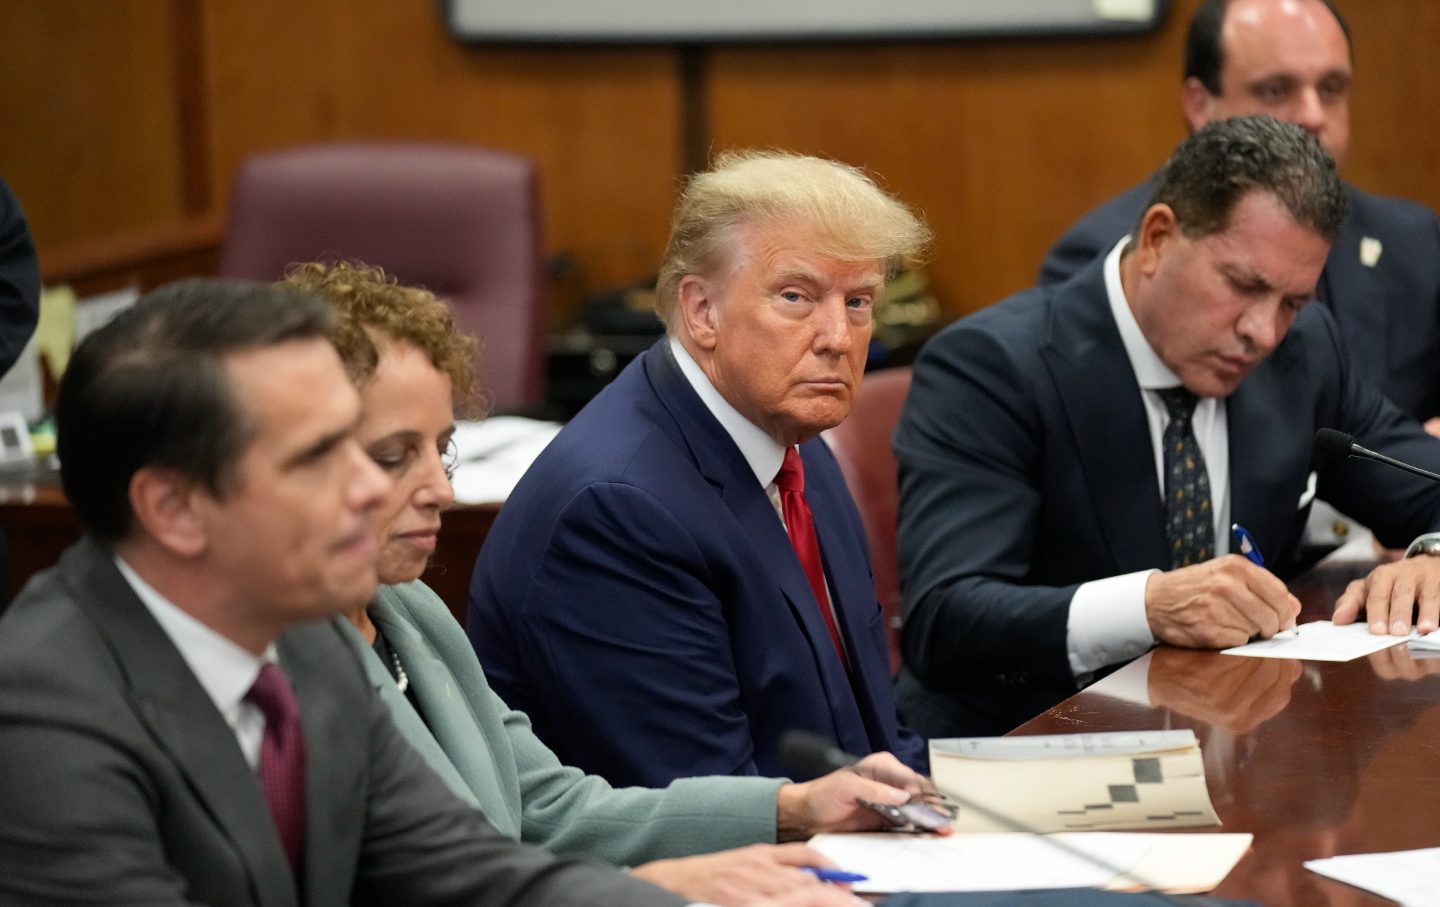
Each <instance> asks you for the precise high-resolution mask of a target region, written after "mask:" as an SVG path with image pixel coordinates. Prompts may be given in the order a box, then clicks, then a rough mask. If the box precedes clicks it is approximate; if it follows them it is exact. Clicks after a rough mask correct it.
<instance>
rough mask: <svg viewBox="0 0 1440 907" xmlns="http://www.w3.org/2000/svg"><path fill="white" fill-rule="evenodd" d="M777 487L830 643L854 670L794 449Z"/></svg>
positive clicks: (789, 451) (788, 450) (789, 449)
mask: <svg viewBox="0 0 1440 907" xmlns="http://www.w3.org/2000/svg"><path fill="white" fill-rule="evenodd" d="M775 486H776V487H777V488H779V489H780V510H781V512H782V513H784V515H785V528H786V530H787V531H788V532H789V533H790V544H791V545H794V546H795V554H796V555H797V556H798V557H799V558H800V566H801V567H803V568H805V576H806V577H807V578H808V579H809V580H810V590H811V591H812V592H814V593H815V602H816V604H818V605H819V606H820V616H821V617H824V618H825V629H827V630H829V631H830V641H831V642H833V643H834V644H835V652H836V654H838V655H839V656H840V663H841V664H843V665H844V666H845V670H847V671H848V670H850V662H849V659H847V658H846V657H845V646H844V645H842V644H841V642H840V631H839V630H838V629H836V627H835V615H834V614H833V613H831V609H830V595H829V593H828V592H827V591H826V589H825V568H824V566H823V564H822V562H821V560H820V542H819V540H818V539H817V538H816V537H815V517H814V516H813V515H812V514H811V513H810V505H809V504H808V503H806V501H805V464H803V463H802V462H800V452H799V451H798V450H796V449H795V448H794V447H787V448H785V460H784V462H782V463H781V464H780V473H779V475H777V476H775Z"/></svg>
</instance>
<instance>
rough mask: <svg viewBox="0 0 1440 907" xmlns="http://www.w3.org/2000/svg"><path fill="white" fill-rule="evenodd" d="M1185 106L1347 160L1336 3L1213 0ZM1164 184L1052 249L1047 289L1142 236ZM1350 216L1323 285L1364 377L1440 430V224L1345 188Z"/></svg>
mask: <svg viewBox="0 0 1440 907" xmlns="http://www.w3.org/2000/svg"><path fill="white" fill-rule="evenodd" d="M1184 75H1185V80H1184V84H1183V85H1182V87H1181V92H1180V101H1181V108H1182V111H1183V113H1184V115H1185V121H1186V122H1187V123H1188V124H1189V126H1190V128H1191V129H1192V130H1194V129H1199V128H1200V127H1202V126H1204V125H1205V124H1206V123H1211V122H1214V121H1216V120H1221V119H1224V118H1226V117H1232V116H1241V115H1244V114H1253V113H1268V114H1270V115H1271V116H1273V117H1275V118H1276V119H1278V120H1281V121H1284V122H1287V123H1294V124H1296V125H1297V126H1300V127H1302V128H1303V129H1304V130H1305V131H1306V132H1308V133H1310V134H1311V135H1313V136H1314V137H1315V140H1316V141H1318V142H1319V143H1320V146H1321V147H1322V148H1324V149H1325V150H1326V152H1328V153H1329V154H1330V156H1331V157H1332V158H1334V159H1335V164H1336V166H1337V167H1343V166H1344V164H1345V158H1346V153H1347V152H1348V151H1349V144H1350V83H1351V55H1350V32H1349V29H1348V27H1347V26H1346V24H1345V21H1344V20H1343V19H1342V18H1341V17H1340V14H1339V12H1338V11H1337V10H1336V9H1335V7H1334V6H1333V5H1332V4H1331V3H1330V2H1329V0H1228V2H1227V0H1204V2H1203V3H1201V4H1200V7H1199V9H1198V10H1197V11H1196V13H1195V16H1194V18H1193V19H1192V20H1191V23H1190V30H1189V34H1188V37H1187V40H1186V44H1185V67H1184ZM1154 185H1155V178H1154V177H1153V176H1152V177H1151V178H1150V179H1148V180H1146V181H1145V182H1144V183H1142V184H1140V185H1139V186H1136V187H1135V188H1133V189H1131V190H1129V191H1127V192H1125V193H1124V194H1122V195H1119V196H1117V197H1115V198H1113V199H1111V200H1110V201H1108V202H1106V203H1104V204H1103V205H1101V206H1100V207H1098V208H1096V209H1095V210H1094V211H1091V212H1090V213H1089V214H1087V215H1085V216H1084V217H1083V218H1081V219H1080V220H1079V221H1078V222H1077V223H1076V224H1075V225H1074V226H1072V227H1071V228H1070V229H1069V230H1067V231H1066V233H1065V235H1064V236H1062V237H1061V238H1060V239H1059V240H1058V241H1057V242H1056V243H1055V245H1054V247H1053V248H1051V250H1050V252H1049V254H1048V255H1047V256H1046V258H1045V263H1044V265H1043V266H1042V267H1041V269H1040V283H1042V284H1048V283H1058V282H1060V281H1062V280H1065V279H1067V278H1069V277H1070V276H1072V275H1073V274H1075V273H1076V272H1077V271H1079V270H1080V269H1081V268H1083V267H1084V266H1085V265H1086V264H1088V263H1089V262H1090V261H1091V259H1093V258H1095V257H1096V256H1098V255H1103V254H1104V253H1105V252H1107V251H1109V249H1110V247H1111V246H1113V245H1114V244H1115V241H1116V240H1118V239H1119V238H1120V237H1121V236H1123V235H1124V234H1125V233H1127V232H1129V231H1130V230H1131V229H1133V228H1134V226H1135V223H1136V221H1137V220H1138V219H1139V217H1140V213H1141V212H1142V211H1143V210H1144V208H1145V203H1146V201H1147V200H1148V199H1149V197H1150V192H1151V190H1152V189H1153V188H1154ZM1345 196H1346V199H1347V201H1348V203H1349V212H1348V214H1347V215H1346V217H1345V220H1344V222H1343V223H1342V225H1341V227H1340V231H1339V233H1338V234H1337V235H1336V237H1335V241H1334V243H1333V244H1332V245H1331V249H1330V254H1329V256H1328V257H1327V259H1326V262H1325V268H1324V270H1323V271H1321V273H1320V280H1319V282H1318V283H1317V284H1316V286H1315V290H1316V299H1317V301H1319V302H1321V303H1323V304H1325V305H1326V306H1328V307H1329V308H1330V311H1331V312H1332V313H1333V314H1334V316H1335V323H1336V324H1337V325H1338V326H1339V328H1340V333H1341V335H1342V336H1344V337H1345V341H1346V343H1347V345H1348V346H1349V347H1350V352H1351V355H1352V356H1353V360H1352V361H1353V367H1354V368H1355V370H1356V373H1357V374H1359V375H1360V376H1361V379H1362V380H1363V381H1365V382H1366V383H1368V384H1370V385H1371V386H1373V387H1377V388H1379V389H1380V390H1381V391H1382V392H1383V393H1384V394H1385V395H1386V396H1387V397H1389V398H1390V399H1391V400H1392V401H1394V403H1395V404H1396V405H1398V406H1399V407H1400V408H1401V409H1402V410H1404V411H1405V412H1407V413H1409V414H1410V415H1412V416H1414V417H1415V418H1417V419H1421V420H1426V419H1429V420H1432V421H1431V422H1430V423H1428V424H1427V427H1429V428H1430V429H1431V431H1432V432H1435V431H1440V369H1437V368H1435V363H1436V362H1437V361H1440V219H1437V218H1436V215H1435V212H1433V211H1431V210H1429V209H1427V208H1425V207H1423V206H1421V205H1417V204H1415V203H1414V202H1410V201H1405V200H1402V199H1395V198H1385V197H1382V196H1379V195H1372V194H1370V193H1368V192H1362V191H1361V190H1359V189H1357V188H1355V187H1354V186H1351V185H1348V184H1347V185H1346V186H1345Z"/></svg>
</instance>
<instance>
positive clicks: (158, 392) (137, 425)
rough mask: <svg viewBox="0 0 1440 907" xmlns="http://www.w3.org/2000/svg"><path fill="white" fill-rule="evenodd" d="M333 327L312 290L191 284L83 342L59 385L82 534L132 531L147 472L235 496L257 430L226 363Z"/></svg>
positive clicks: (63, 452)
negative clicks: (136, 481) (140, 477)
mask: <svg viewBox="0 0 1440 907" xmlns="http://www.w3.org/2000/svg"><path fill="white" fill-rule="evenodd" d="M329 329H330V309H329V306H327V305H326V304H325V303H324V302H323V301H321V300H320V299H317V298H315V297H313V296H310V295H307V294H305V293H301V292H299V291H296V290H293V289H288V288H284V287H273V286H269V285H266V284H261V283H251V282H249V281H239V280H216V279H192V280H182V281H177V282H175V283H172V284H168V285H166V286H163V287H161V288H159V289H157V290H155V291H153V292H151V293H147V294H146V295H145V296H144V297H142V298H141V299H140V301H139V302H137V303H136V304H135V306H134V307H133V308H131V309H129V310H127V311H125V312H123V313H121V314H120V315H119V316H117V317H116V318H115V320H114V321H111V322H110V323H109V324H108V325H106V326H105V327H103V328H101V329H100V330H98V331H96V332H95V333H93V334H91V335H90V336H89V337H87V338H85V341H84V342H83V343H81V344H80V346H79V348H78V349H76V351H75V355H74V356H72V357H71V359H70V365H69V367H68V368H67V369H66V372H65V378H64V380H63V381H62V382H61V383H60V392H59V396H58V398H57V400H56V403H55V427H56V432H57V434H58V437H57V444H58V449H59V453H60V464H61V480H62V482H63V484H64V487H65V496H66V497H67V498H69V499H70V503H71V505H72V506H73V507H74V508H75V510H76V512H77V513H78V514H79V515H80V520H81V522H82V523H84V524H85V527H86V529H88V530H89V531H90V533H91V534H93V535H94V536H96V537H97V538H99V539H101V540H102V541H116V540H119V539H123V538H125V537H126V536H128V535H129V534H130V532H131V531H132V529H133V523H134V512H133V511H132V510H131V508H130V480H131V478H132V477H133V476H134V475H135V473H136V472H137V471H138V470H140V469H141V468H144V467H160V468H165V469H173V470H175V471H177V472H178V473H180V474H181V475H184V476H187V477H189V478H191V479H194V480H195V481H197V482H199V483H201V484H202V485H203V486H204V487H205V488H207V489H209V490H210V491H211V492H212V493H214V494H216V495H220V494H223V493H225V492H226V491H228V490H230V489H231V488H232V487H233V482H234V479H235V466H236V464H237V462H238V461H239V459H240V455H241V454H242V453H243V452H244V450H245V447H246V445H247V444H248V443H249V441H250V439H251V438H252V437H253V435H254V432H255V425H254V424H253V423H252V422H251V419H250V416H249V414H247V413H246V412H245V411H244V410H243V409H242V408H241V407H240V406H239V405H238V404H237V402H236V401H235V399H234V398H233V395H232V394H231V391H230V385H229V381H228V379H227V375H226V370H225V362H224V357H225V356H227V355H229V354H233V353H238V352H242V351H245V350H252V349H260V348H264V347H269V346H274V345H276V344H279V343H283V342H285V341H287V340H299V339H306V338H316V339H319V340H324V339H326V337H327V335H328V332H329ZM304 392H305V391H304V388H296V393H304Z"/></svg>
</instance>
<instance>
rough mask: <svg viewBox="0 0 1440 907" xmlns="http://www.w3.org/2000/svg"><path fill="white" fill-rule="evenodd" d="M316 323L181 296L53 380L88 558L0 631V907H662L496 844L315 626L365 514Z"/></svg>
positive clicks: (271, 306) (667, 901)
mask: <svg viewBox="0 0 1440 907" xmlns="http://www.w3.org/2000/svg"><path fill="white" fill-rule="evenodd" d="M328 319H329V316H328V308H327V306H325V304H324V303H322V302H320V301H319V300H316V299H312V298H311V297H309V296H305V295H301V294H298V293H296V292H294V291H289V290H284V289H277V288H270V287H263V286H260V285H253V284H243V283H238V282H226V281H188V282H184V283H180V284H173V285H171V286H170V287H167V288H163V289H161V290H158V291H156V292H155V293H152V294H150V295H149V296H147V297H146V298H145V299H143V300H141V302H140V303H138V304H137V305H136V307H135V308H134V309H132V310H131V311H129V312H127V313H125V314H123V315H121V316H120V317H119V318H117V319H116V320H115V321H114V322H112V323H111V324H110V325H109V326H108V327H106V328H104V329H103V330H101V331H100V332H98V333H96V334H95V335H94V336H93V337H92V338H90V339H89V340H87V341H86V343H85V344H83V345H82V346H81V347H80V349H79V350H78V351H77V352H76V355H75V357H74V358H73V359H72V360H71V364H70V370H69V374H67V375H66V378H65V382H64V384H63V386H62V388H61V392H60V398H59V401H58V405H57V420H58V429H59V443H60V455H61V458H62V460H63V463H64V483H65V492H66V495H67V497H68V498H69V500H70V502H71V504H72V505H73V506H74V507H75V509H76V511H77V513H78V514H79V516H80V518H81V520H82V521H83V523H84V524H85V526H86V528H87V530H88V532H89V535H88V536H87V538H85V539H84V540H82V541H81V542H80V543H78V544H77V545H76V546H75V547H73V548H72V549H70V550H69V551H68V552H66V554H65V555H64V557H63V558H62V559H61V561H60V564H59V565H58V566H57V567H56V568H55V569H53V570H50V571H48V572H46V573H44V574H42V575H40V576H39V577H37V578H36V579H35V580H34V581H32V582H31V583H30V584H29V585H28V586H27V587H26V589H25V591H24V592H23V593H22V594H21V596H20V597H19V599H17V601H16V602H15V604H14V605H13V607H12V608H11V609H10V611H9V612H8V613H7V614H6V616H5V618H4V620H3V622H0V804H3V808H0V902H3V903H7V904H9V903H25V904H81V903H103V904H119V903H126V904H147V905H159V904H181V903H205V904H211V905H242V904H246V905H249V904H261V905H277V907H278V905H293V904H302V903H303V904H306V905H310V907H320V905H343V904H401V903H403V904H493V905H501V904H504V905H547V907H548V905H566V904H637V905H657V907H659V905H676V904H681V903H683V901H682V900H681V899H679V898H677V897H675V896H673V895H670V894H668V893H666V892H664V891H661V890H660V889H658V888H654V887H651V886H649V885H646V884H644V883H641V882H639V881H636V880H634V879H631V878H629V877H627V876H625V875H623V874H621V873H618V872H615V871H613V870H609V869H604V868H600V867H597V866H591V865H586V864H584V863H582V862H579V861H575V860H566V859H557V858H555V857H553V856H551V855H549V854H547V853H545V852H544V851H542V850H539V849H537V848H532V847H528V846H525V845H521V844H517V843H514V842H512V841H510V840H509V839H506V838H504V837H503V836H501V835H500V834H498V833H497V832H496V831H495V830H494V829H493V828H491V826H490V825H489V824H488V823H487V822H486V821H485V820H484V819H483V817H482V816H481V815H480V814H479V813H477V812H475V811H473V810H471V809H470V808H469V807H467V806H465V805H463V804H461V803H460V802H459V801H458V800H456V799H455V798H454V797H453V796H452V795H451V794H450V793H449V791H448V789H447V788H446V787H445V786H444V784H443V783H442V782H441V781H440V780H439V779H438V778H437V777H436V776H435V775H434V774H433V773H432V772H431V771H430V770H429V769H428V768H426V767H425V766H424V765H423V764H422V762H421V760H420V758H419V757H418V756H417V755H416V754H415V753H414V751H413V750H411V748H410V747H409V746H408V745H407V744H406V743H405V742H404V741H403V739H402V738H401V737H400V736H399V734H398V733H397V732H396V730H395V729H394V727H393V725H392V724H391V722H390V719H389V717H388V713H387V711H386V708H385V706H384V705H383V704H382V703H381V702H380V700H379V699H378V698H377V697H376V696H375V694H374V691H373V689H372V688H371V686H370V684H369V683H368V682H367V680H366V678H365V675H364V672H363V670H362V669H361V667H360V664H359V662H358V660H357V659H356V657H355V654H354V652H353V650H352V648H351V647H350V646H349V644H348V643H347V641H346V640H345V638H344V637H343V636H342V634H341V631H340V628H339V627H338V626H337V625H336V624H335V623H334V622H331V621H318V620H317V619H319V618H327V617H330V616H331V615H334V614H336V613H338V612H340V611H341V610H344V609H348V608H353V607H355V606H357V605H359V604H361V603H363V602H364V601H366V600H368V598H369V597H370V596H371V594H372V593H373V592H374V590H375V582H376V574H375V553H376V542H375V539H374V537H373V533H374V529H373V527H372V525H371V517H372V512H373V509H374V507H375V505H376V503H377V502H378V501H379V498H380V495H381V494H382V493H383V492H384V490H385V489H386V487H387V486H386V481H387V480H386V479H385V478H384V477H383V475H382V474H381V473H380V472H379V470H378V469H377V468H376V467H375V466H374V464H373V463H371V462H370V460H369V459H368V458H367V457H366V455H365V453H364V451H363V450H362V449H361V448H360V446H359V444H358V443H357V442H356V440H355V438H354V436H353V432H354V428H355V425H356V422H357V418H358V415H359V399H358V396H357V394H356V392H355V391H354V389H353V387H352V386H351V383H350V381H349V380H348V379H347V378H346V375H345V372H344V370H343V368H342V366H341V364H340V361H339V358H338V357H337V356H336V354H335V352H334V350H333V349H332V347H331V346H330V343H329V341H328V340H327V338H326V329H327V327H328V324H329V320H328ZM247 691H248V692H247ZM257 780H258V783H257ZM817 891H818V894H816V892H817ZM848 900H849V898H848V895H843V894H841V893H839V892H833V891H827V890H825V889H820V888H818V886H817V888H816V889H814V890H812V891H811V892H809V894H808V896H807V897H806V898H805V899H803V900H802V899H800V898H796V899H795V900H792V901H790V902H788V903H790V904H802V903H814V904H826V903H847V902H848Z"/></svg>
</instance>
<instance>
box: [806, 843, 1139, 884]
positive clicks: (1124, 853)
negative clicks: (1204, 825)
mask: <svg viewBox="0 0 1440 907" xmlns="http://www.w3.org/2000/svg"><path fill="white" fill-rule="evenodd" d="M1057 837H1061V838H1064V839H1065V843H1066V844H1069V845H1070V846H1071V847H1072V848H1073V849H1076V850H1079V851H1081V852H1082V853H1084V854H1086V855H1087V856H1089V857H1090V858H1091V859H1089V860H1087V859H1083V858H1081V857H1079V856H1077V855H1075V854H1074V853H1071V852H1070V851H1067V850H1064V849H1062V848H1061V847H1058V846H1056V845H1055V844H1054V843H1052V842H1051V841H1050V840H1049V839H1048V837H1047V836H1045V835H1025V834H993V835H990V834H978V835H951V836H949V837H944V838H938V837H933V836H929V835H896V834H857V835H817V836H816V837H814V838H811V839H810V846H811V847H813V848H814V849H816V850H818V851H820V852H821V853H823V854H824V855H825V856H826V857H828V858H829V859H830V861H831V862H833V863H834V864H835V865H836V866H838V867H840V868H841V869H843V870H845V871H846V872H858V873H860V874H861V875H864V876H867V877H868V880H867V881H864V882H856V883H855V886H854V888H855V890H856V891H857V892H870V893H879V894H885V893H891V892H897V891H1009V890H1019V889H1032V888H1099V887H1103V886H1104V885H1106V884H1108V883H1109V882H1110V881H1111V880H1113V879H1115V878H1116V877H1117V876H1120V875H1123V874H1124V873H1125V872H1127V871H1129V870H1130V869H1133V868H1134V867H1135V865H1136V864H1138V863H1139V862H1140V860H1141V859H1142V858H1144V856H1145V854H1146V852H1147V851H1148V850H1149V849H1150V845H1149V843H1148V842H1146V841H1145V840H1143V839H1142V838H1138V837H1135V836H1129V835H1126V836H1123V837H1121V836H1116V837H1110V836H1109V835H1105V834H1088V835H1061V836H1057ZM1092 861H1093V862H1092ZM1097 864H1099V865H1097Z"/></svg>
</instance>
